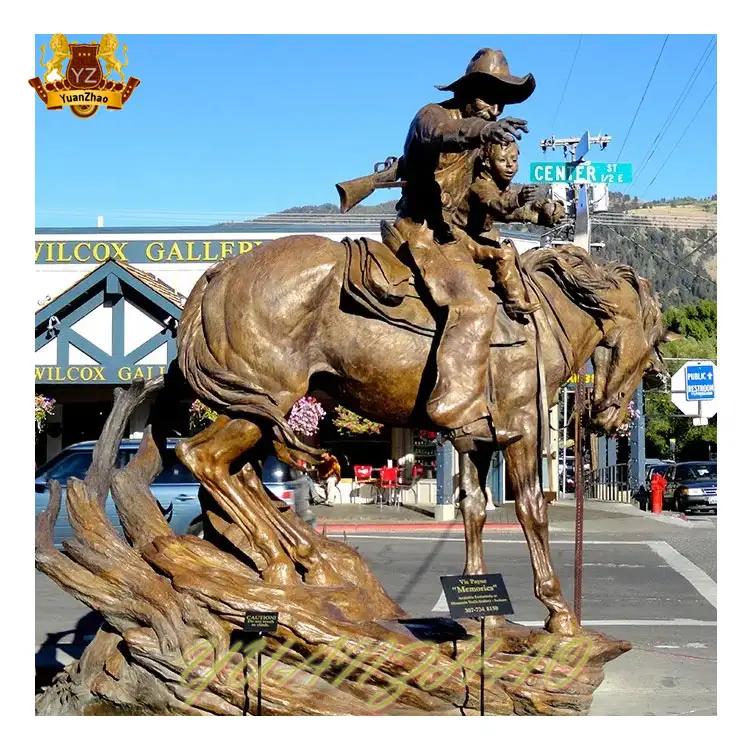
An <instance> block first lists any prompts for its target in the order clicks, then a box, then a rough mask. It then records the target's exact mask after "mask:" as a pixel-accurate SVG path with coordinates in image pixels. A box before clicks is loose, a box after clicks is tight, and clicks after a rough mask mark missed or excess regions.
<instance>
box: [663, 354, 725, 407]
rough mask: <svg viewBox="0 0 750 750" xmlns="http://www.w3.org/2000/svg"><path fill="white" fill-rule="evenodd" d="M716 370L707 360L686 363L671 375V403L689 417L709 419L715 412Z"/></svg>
mask: <svg viewBox="0 0 750 750" xmlns="http://www.w3.org/2000/svg"><path fill="white" fill-rule="evenodd" d="M717 377H718V368H717V367H716V365H715V364H714V363H713V362H711V361H710V360H707V359H697V360H691V361H689V362H686V363H685V364H684V365H683V366H682V367H680V369H679V370H677V372H676V373H675V374H674V375H672V388H671V390H672V403H673V404H674V405H675V406H676V407H677V408H678V409H679V410H680V411H681V412H682V413H683V414H686V415H687V416H689V417H696V418H698V419H701V420H704V419H710V418H711V417H713V416H714V415H715V414H716V412H717V399H716V379H717Z"/></svg>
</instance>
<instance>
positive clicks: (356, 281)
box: [342, 222, 527, 346]
mask: <svg viewBox="0 0 750 750" xmlns="http://www.w3.org/2000/svg"><path fill="white" fill-rule="evenodd" d="M381 229H382V233H383V237H384V238H385V239H386V241H387V242H388V244H389V245H390V247H389V246H387V245H384V244H383V243H381V242H377V241H375V240H369V239H367V238H366V237H361V238H360V239H351V238H349V237H346V238H344V239H343V240H342V243H343V245H344V247H345V248H346V272H345V274H344V284H343V291H344V294H345V295H346V296H347V297H349V299H351V300H352V301H353V302H354V303H356V304H357V305H358V306H359V307H360V308H362V309H363V310H364V311H366V312H367V313H369V314H370V315H371V316H373V317H375V318H378V319H380V320H383V321H385V322H386V323H389V324H391V325H394V326H397V327H399V328H403V329H405V330H407V331H411V332H412V333H416V334H418V335H420V336H426V337H428V338H433V337H434V335H435V330H436V327H437V326H436V322H435V318H434V317H433V315H432V314H431V313H430V311H429V309H428V308H427V307H426V306H425V304H424V302H422V300H421V299H420V297H419V294H418V293H417V291H416V289H415V286H414V275H413V273H412V270H411V269H410V268H409V267H408V266H407V265H405V264H404V263H402V262H401V261H400V260H399V259H398V257H397V256H396V251H397V250H399V249H400V245H399V235H398V233H397V232H396V231H395V230H394V229H393V227H392V226H391V225H390V224H388V223H387V222H383V223H382V225H381ZM526 340H527V334H526V332H525V331H524V327H523V326H522V325H521V324H520V323H518V322H516V321H515V320H512V319H511V318H509V317H508V315H507V314H506V313H505V309H504V308H503V306H502V304H498V306H497V315H496V317H495V325H494V329H493V333H492V346H513V345H516V344H523V343H525V342H526Z"/></svg>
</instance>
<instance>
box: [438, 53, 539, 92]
mask: <svg viewBox="0 0 750 750" xmlns="http://www.w3.org/2000/svg"><path fill="white" fill-rule="evenodd" d="M467 87H468V88H473V89H478V90H479V91H482V92H487V93H486V94H485V96H483V98H486V96H490V92H493V97H494V98H496V99H499V100H500V101H502V102H503V103H504V104H518V103H519V102H523V101H526V99H528V98H529V97H530V96H531V94H532V92H533V91H534V89H535V88H536V81H535V80H534V76H533V75H531V73H527V74H526V75H525V76H523V77H522V78H519V77H518V76H514V75H511V73H510V68H509V67H508V61H507V60H506V59H505V55H504V54H503V53H502V51H501V50H499V49H489V48H485V49H480V50H479V52H477V53H476V55H474V57H472V58H471V62H470V63H469V65H468V67H467V68H466V73H465V74H464V75H463V76H461V78H458V79H457V80H455V81H453V83H450V84H448V85H447V86H436V87H435V88H437V89H439V90H440V91H459V90H461V89H464V88H467Z"/></svg>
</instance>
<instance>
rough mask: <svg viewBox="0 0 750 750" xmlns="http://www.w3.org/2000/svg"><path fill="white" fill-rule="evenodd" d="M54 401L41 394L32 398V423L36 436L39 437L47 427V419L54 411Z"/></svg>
mask: <svg viewBox="0 0 750 750" xmlns="http://www.w3.org/2000/svg"><path fill="white" fill-rule="evenodd" d="M55 403H56V401H55V399H53V398H47V397H46V396H43V395H42V394H41V393H40V394H39V395H37V396H35V397H34V421H35V423H36V435H37V437H38V436H39V435H41V434H42V433H43V432H44V430H45V429H46V427H47V419H49V417H50V415H52V414H54V411H55Z"/></svg>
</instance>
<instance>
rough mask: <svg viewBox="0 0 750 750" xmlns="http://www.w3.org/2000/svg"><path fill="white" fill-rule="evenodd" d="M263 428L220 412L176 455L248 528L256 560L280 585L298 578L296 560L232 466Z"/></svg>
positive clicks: (269, 578) (181, 445) (264, 573)
mask: <svg viewBox="0 0 750 750" xmlns="http://www.w3.org/2000/svg"><path fill="white" fill-rule="evenodd" d="M260 437H261V431H260V428H259V427H258V426H257V425H255V424H253V423H252V422H249V421H248V420H246V419H230V418H229V417H227V416H224V415H222V416H220V417H219V418H218V419H217V420H216V421H215V422H214V423H213V424H212V425H210V426H209V427H207V428H206V429H205V430H203V431H202V432H200V433H198V434H197V435H195V436H194V437H191V438H188V439H187V440H183V441H182V442H180V443H179V444H178V445H177V449H176V450H177V455H178V457H179V458H180V460H181V461H182V462H183V463H184V464H185V465H186V466H187V467H188V468H189V469H190V470H191V471H192V472H193V474H194V475H195V476H196V478H197V479H198V480H199V481H200V482H201V483H202V484H203V485H204V487H205V488H206V489H207V490H208V491H209V492H210V493H211V495H212V496H213V497H214V498H215V499H216V501H217V502H218V503H219V505H220V506H221V508H222V509H223V510H224V511H225V512H226V513H227V515H228V516H229V517H230V518H231V519H232V520H233V521H234V522H235V523H236V524H237V525H238V526H239V527H240V528H241V529H242V530H243V531H244V532H245V535H246V536H247V537H248V539H250V540H251V541H252V544H253V546H254V547H255V548H256V549H257V550H258V553H259V555H258V556H254V557H253V560H254V562H255V563H256V564H257V565H258V567H259V569H260V572H261V575H262V576H263V579H264V580H266V581H268V582H269V583H275V584H279V585H284V584H289V583H292V582H294V581H296V580H297V579H298V576H297V572H296V570H295V565H294V561H293V560H292V559H291V558H290V557H289V556H288V555H287V554H286V552H285V550H284V547H283V546H282V544H281V542H280V541H279V538H278V535H277V534H276V532H275V531H274V529H273V527H272V526H271V525H270V524H269V523H268V522H267V520H266V519H265V518H263V515H262V513H258V512H257V510H255V509H254V508H253V507H252V505H251V503H249V502H248V500H249V499H250V500H251V499H252V498H248V493H247V491H246V490H245V489H244V485H243V483H242V482H241V481H240V480H239V478H238V477H236V476H232V475H231V474H230V471H229V468H230V465H231V463H232V461H234V460H235V459H237V458H239V457H240V456H241V455H242V454H243V453H245V452H246V451H248V450H250V449H251V448H252V447H253V446H254V445H255V444H256V443H257V442H258V440H259V439H260Z"/></svg>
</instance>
